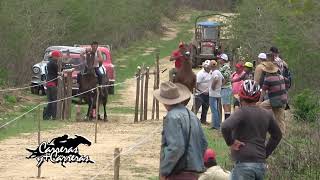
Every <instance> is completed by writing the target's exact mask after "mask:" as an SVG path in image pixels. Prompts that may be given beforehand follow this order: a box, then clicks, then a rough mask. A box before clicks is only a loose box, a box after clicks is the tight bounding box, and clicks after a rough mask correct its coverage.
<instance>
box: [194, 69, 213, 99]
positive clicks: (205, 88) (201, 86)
mask: <svg viewBox="0 0 320 180" xmlns="http://www.w3.org/2000/svg"><path fill="white" fill-rule="evenodd" d="M211 77H212V76H211V74H210V73H208V72H206V71H205V70H204V69H201V70H200V71H199V72H198V73H197V85H198V86H197V92H196V95H198V94H202V93H204V94H208V93H209V83H210V80H211Z"/></svg>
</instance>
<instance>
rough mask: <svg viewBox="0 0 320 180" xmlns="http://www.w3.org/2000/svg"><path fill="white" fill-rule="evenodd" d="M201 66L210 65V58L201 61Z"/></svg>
mask: <svg viewBox="0 0 320 180" xmlns="http://www.w3.org/2000/svg"><path fill="white" fill-rule="evenodd" d="M202 66H203V67H208V66H210V60H205V61H204V62H203V63H202Z"/></svg>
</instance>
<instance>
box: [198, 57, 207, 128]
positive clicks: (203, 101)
mask: <svg viewBox="0 0 320 180" xmlns="http://www.w3.org/2000/svg"><path fill="white" fill-rule="evenodd" d="M202 66H203V69H201V70H200V71H199V72H198V73H197V89H196V95H195V96H196V98H195V100H196V102H195V108H196V109H195V113H196V114H197V113H198V111H199V109H200V107H201V108H202V109H201V118H200V121H201V123H202V124H207V112H208V109H209V83H210V80H211V74H210V60H206V61H205V62H204V63H203V64H202Z"/></svg>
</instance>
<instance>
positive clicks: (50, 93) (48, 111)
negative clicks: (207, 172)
mask: <svg viewBox="0 0 320 180" xmlns="http://www.w3.org/2000/svg"><path fill="white" fill-rule="evenodd" d="M57 93H58V88H57V87H56V86H52V87H47V98H48V102H51V101H56V100H57ZM56 115H57V102H54V103H49V104H48V105H47V107H46V108H44V111H43V119H44V120H48V119H50V118H52V119H55V118H56Z"/></svg>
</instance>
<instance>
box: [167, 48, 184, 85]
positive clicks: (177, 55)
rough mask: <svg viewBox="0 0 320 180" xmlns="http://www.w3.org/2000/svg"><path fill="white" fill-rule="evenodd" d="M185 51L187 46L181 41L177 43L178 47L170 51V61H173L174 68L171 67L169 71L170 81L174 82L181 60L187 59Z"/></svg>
mask: <svg viewBox="0 0 320 180" xmlns="http://www.w3.org/2000/svg"><path fill="white" fill-rule="evenodd" d="M187 52H188V50H187V46H186V45H185V44H184V43H183V42H181V43H180V44H179V49H177V50H175V51H173V52H172V54H171V57H170V61H175V62H174V65H175V68H172V69H171V70H170V71H169V79H170V81H171V82H174V77H175V75H176V73H177V71H178V70H179V69H180V68H181V66H182V62H183V61H186V60H188V55H187Z"/></svg>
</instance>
